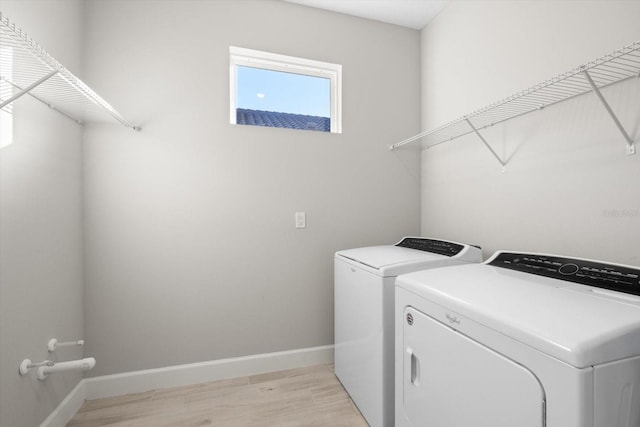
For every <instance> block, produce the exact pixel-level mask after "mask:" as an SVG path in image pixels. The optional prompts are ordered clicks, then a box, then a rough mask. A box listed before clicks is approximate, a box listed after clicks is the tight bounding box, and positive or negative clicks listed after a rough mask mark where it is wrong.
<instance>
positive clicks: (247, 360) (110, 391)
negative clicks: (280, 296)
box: [40, 345, 333, 427]
mask: <svg viewBox="0 0 640 427" xmlns="http://www.w3.org/2000/svg"><path fill="white" fill-rule="evenodd" d="M324 363H333V345H325V346H321V347H311V348H303V349H298V350H289V351H279V352H276V353H264V354H256V355H252V356H244V357H234V358H230V359H221V360H212V361H209V362H200V363H190V364H187V365H175V366H168V367H166V368H158V369H146V370H144V371H134V372H125V373H122V374H114V375H104V376H100V377H94V378H85V379H83V380H81V381H80V383H78V385H77V386H76V387H75V388H74V389H73V391H72V392H71V393H69V395H68V396H67V397H66V398H65V399H64V400H63V401H62V402H61V403H60V405H58V407H57V408H56V409H55V410H54V411H53V412H52V413H51V415H49V417H47V419H46V420H45V421H44V422H43V423H42V424H41V425H40V427H58V426H60V427H63V426H64V425H65V424H66V423H67V422H68V421H69V420H70V419H71V418H72V417H73V415H74V414H75V413H76V412H77V411H78V409H80V406H82V403H84V401H85V400H93V399H101V398H104V397H112V396H120V395H124V394H131V393H141V392H143V391H148V390H155V389H160V388H168V387H177V386H183V385H190V384H198V383H203V382H208V381H216V380H222V379H227V378H236V377H245V376H248V375H256V374H264V373H266V372H275V371H282V370H286V369H293V368H301V367H305V366H312V365H320V364H324Z"/></svg>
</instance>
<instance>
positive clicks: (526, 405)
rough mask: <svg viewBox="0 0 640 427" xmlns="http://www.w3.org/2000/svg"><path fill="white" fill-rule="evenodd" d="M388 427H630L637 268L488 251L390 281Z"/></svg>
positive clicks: (635, 381)
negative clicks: (392, 371)
mask: <svg viewBox="0 0 640 427" xmlns="http://www.w3.org/2000/svg"><path fill="white" fill-rule="evenodd" d="M395 395H396V422H395V426H396V427H409V426H411V427H443V426H446V427H468V426H474V427H514V426H518V427H545V426H546V427H640V268H637V267H629V266H623V265H617V264H608V263H603V262H598V261H591V260H584V259H576V258H567V257H559V256H553V255H541V254H529V253H514V252H498V253H496V254H495V255H494V256H493V257H492V258H491V259H490V260H488V261H487V262H486V263H484V264H476V265H464V266H458V267H452V268H446V269H439V270H429V271H422V272H417V273H410V274H406V275H402V276H399V277H398V278H397V280H396V393H395Z"/></svg>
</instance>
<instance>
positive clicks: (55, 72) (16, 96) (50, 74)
mask: <svg viewBox="0 0 640 427" xmlns="http://www.w3.org/2000/svg"><path fill="white" fill-rule="evenodd" d="M56 74H58V70H54V71H51V72H50V73H49V74H47V75H46V76H44V77H42V78H40V79H38V80H36V81H35V82H33V83H32V84H30V85H29V86H27V87H26V88H24V89H20V92H18V93H16V94H15V95H13V96H11V97H9V98H7V99H6V100H5V101H2V103H0V108H2V107H4V106H5V105H9V104H11V103H12V102H13V101H15V100H16V99H18V98H20V97H21V96H23V95H26V94H28V93H29V92H31V91H32V90H33V89H35V88H36V87H38V86H40V85H41V84H42V83H44V82H46V81H47V80H49V79H50V78H51V77H53V76H55V75H56ZM2 79H3V80H5V79H4V78H2ZM7 82H8V83H9V84H11V82H9V81H8V80H7Z"/></svg>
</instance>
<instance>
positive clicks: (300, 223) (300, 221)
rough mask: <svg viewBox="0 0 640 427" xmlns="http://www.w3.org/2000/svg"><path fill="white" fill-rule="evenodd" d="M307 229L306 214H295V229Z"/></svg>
mask: <svg viewBox="0 0 640 427" xmlns="http://www.w3.org/2000/svg"><path fill="white" fill-rule="evenodd" d="M306 227H307V214H306V212H296V228H306Z"/></svg>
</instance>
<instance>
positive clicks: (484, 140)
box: [464, 116, 507, 169]
mask: <svg viewBox="0 0 640 427" xmlns="http://www.w3.org/2000/svg"><path fill="white" fill-rule="evenodd" d="M464 120H465V121H466V122H467V124H468V125H469V127H470V128H471V130H473V133H475V134H476V135H477V136H478V138H480V141H482V143H483V144H484V146H485V147H487V149H488V150H489V151H491V154H493V157H495V158H496V160H498V161H499V162H500V164H501V165H502V168H503V169H504V167H505V166H507V164H506V163H505V162H503V161H502V159H501V158H500V156H498V154H497V153H496V152H495V151H493V148H491V146H490V145H489V143H488V142H487V140H486V139H484V137H483V136H482V135H480V132H478V129H476V127H475V126H474V125H473V123H471V120H469V118H468V117H466V116H465V118H464Z"/></svg>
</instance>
